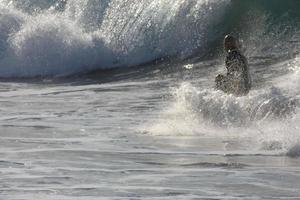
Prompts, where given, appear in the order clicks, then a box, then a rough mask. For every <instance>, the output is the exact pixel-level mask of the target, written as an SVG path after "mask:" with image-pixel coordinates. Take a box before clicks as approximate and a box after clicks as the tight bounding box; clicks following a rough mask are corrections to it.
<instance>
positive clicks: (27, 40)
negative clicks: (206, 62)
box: [0, 0, 299, 78]
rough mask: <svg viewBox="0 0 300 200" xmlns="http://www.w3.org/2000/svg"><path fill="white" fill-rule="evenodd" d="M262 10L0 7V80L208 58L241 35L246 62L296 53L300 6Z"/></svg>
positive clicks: (238, 4) (10, 3) (222, 3)
mask: <svg viewBox="0 0 300 200" xmlns="http://www.w3.org/2000/svg"><path fill="white" fill-rule="evenodd" d="M267 2H268V1H251V2H249V1H235V0H231V1H230V0H201V1H198V0H176V1H174V0H154V1H153V0H151V1H150V0H142V1H136V0H134V1H121V0H104V1H103V0H48V1H40V0H38V1H21V0H3V1H1V2H0V13H1V14H0V77H2V78H3V77H6V78H7V77H8V78H9V77H36V76H65V75H71V74H76V73H77V74H78V73H87V72H90V71H93V70H101V69H107V68H113V67H128V66H136V65H141V64H143V63H147V62H151V61H154V60H157V59H163V58H169V59H172V58H176V59H177V60H184V59H187V58H190V57H195V56H196V57H200V58H207V57H208V56H213V55H216V54H218V52H219V50H220V48H219V47H220V41H221V38H222V36H223V35H224V34H225V33H228V32H238V33H240V37H241V39H242V41H243V43H244V44H245V45H247V54H248V55H251V56H257V55H260V56H261V55H262V54H264V55H266V54H267V55H274V54H276V55H277V54H280V55H281V54H283V55H290V54H293V53H294V52H298V50H299V48H298V47H299V38H297V37H298V36H297V34H296V33H297V32H298V24H297V23H298V21H297V19H299V13H298V8H299V1H297V0H295V1H291V0H289V1H285V2H282V1H274V2H272V5H269V3H267ZM258 37H259V38H263V40H264V41H263V42H262V41H260V42H258V41H257V40H255V38H258ZM276 40H277V41H278V42H275V41H276ZM270 41H272V43H270ZM279 41H280V42H279ZM270 44H272V45H273V46H272V47H270ZM274 46H276V47H274Z"/></svg>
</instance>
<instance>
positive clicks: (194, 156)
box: [0, 0, 300, 200]
mask: <svg viewBox="0 0 300 200" xmlns="http://www.w3.org/2000/svg"><path fill="white" fill-rule="evenodd" d="M32 2H33V1H26V2H24V1H21V0H20V1H17V0H16V1H8V0H4V1H1V2H0V75H1V77H10V78H12V77H33V76H40V75H42V76H44V75H54V76H63V75H67V74H73V73H78V72H87V71H89V70H92V69H99V68H101V69H103V68H111V67H115V66H119V65H120V66H126V65H136V64H139V63H141V62H145V61H151V60H152V59H154V58H157V57H161V56H164V55H172V54H176V55H177V57H178V58H179V57H181V56H182V57H186V56H188V55H190V53H191V52H192V51H193V50H194V49H195V48H198V47H203V48H205V45H204V44H205V42H207V40H208V37H206V35H207V34H209V32H210V31H211V22H213V23H217V22H218V20H219V16H222V15H223V11H224V9H225V8H226V6H228V5H230V3H229V1H184V0H178V1H177V0H176V1H163V0H157V1H156V0H155V1H117V0H113V1H100V0H88V1H81V0H80V1H75V0H74V1H73V0H69V1H67V2H65V3H63V1H53V2H54V3H53V2H52V3H49V2H46V1H36V2H35V3H32ZM37 5H38V6H37ZM132 16H134V17H132ZM193 19H197V20H193ZM200 19H203V20H200ZM214 20H215V21H214ZM257 20H258V21H260V20H261V21H260V22H259V23H256V21H255V23H253V24H250V25H253V26H250V27H247V28H249V30H250V29H251V28H253V29H254V30H259V31H261V32H262V33H259V34H258V35H260V37H254V36H255V34H256V32H251V31H250V33H248V32H247V33H246V36H244V35H242V39H245V38H246V40H244V41H243V44H244V48H245V49H246V55H247V57H249V62H250V70H251V76H252V79H253V88H252V90H251V92H250V93H249V95H247V96H245V97H235V96H232V95H225V94H223V93H222V92H218V91H215V90H213V89H212V88H213V85H214V82H213V80H214V77H215V76H216V75H217V74H218V73H220V72H223V71H224V65H223V64H220V60H223V56H221V55H220V56H219V59H217V60H209V61H202V62H199V60H198V61H197V58H194V59H192V60H193V62H192V61H191V62H189V61H186V62H187V63H185V64H181V63H173V64H170V63H169V64H161V65H150V66H140V67H133V68H130V69H127V68H124V67H123V68H122V70H120V69H118V70H111V71H100V72H98V74H95V75H94V74H93V75H90V76H79V77H71V78H68V79H67V78H57V77H56V78H54V79H51V78H49V77H47V78H44V79H39V80H36V79H26V80H21V81H20V80H17V79H9V81H8V80H2V81H1V83H0V199H1V200H2V199H4V200H19V199H22V200H23V199H24V200H32V199H41V200H48V199H49V200H69V199H70V200H73V199H80V200H81V199H82V200H93V199H130V200H132V199H151V200H152V199H230V200H231V199H245V200H250V199H251V200H254V199H255V200H259V199H276V200H277V199H280V200H286V199H293V200H294V199H299V197H300V191H299V188H300V181H299V180H300V177H299V174H300V167H299V166H300V159H299V158H300V135H299V132H300V131H299V129H300V126H299V124H300V112H299V108H300V106H299V101H300V96H299V95H300V94H299V91H300V88H299V87H300V76H299V75H300V68H299V67H300V62H299V55H298V56H295V52H297V50H298V49H299V43H297V41H299V40H297V35H296V34H295V35H294V36H295V41H296V42H295V41H294V42H292V41H289V42H287V41H285V40H284V42H285V43H288V45H287V46H288V47H289V45H290V44H293V45H291V46H290V47H293V48H286V46H284V45H282V44H281V42H276V41H277V40H276V37H277V36H276V35H275V36H274V35H272V36H270V37H266V38H263V36H264V35H265V30H262V29H260V28H258V27H265V24H264V23H266V21H265V20H264V18H262V19H259V18H258V19H257ZM208 21H209V22H210V23H209V24H207V22H208ZM191 27H196V28H197V29H196V30H197V31H196V32H193V31H191V30H192V28H191ZM208 27H209V28H208ZM186 30H188V31H186ZM194 30H195V29H194ZM247 30H248V29H247ZM189 31H191V32H189ZM206 31H208V32H206ZM259 31H257V32H259ZM194 34H195V35H197V36H195V35H194ZM244 34H245V33H244ZM253 35H254V36H253ZM213 36H214V35H213ZM214 37H217V36H214ZM177 38H181V39H182V41H180V40H177ZM203 38H205V41H203ZM249 38H250V39H249ZM255 38H260V40H257V39H255ZM247 39H248V40H247ZM211 40H214V39H212V38H211ZM174 41H176V42H174ZM253 41H255V42H253ZM203 45H204V46H203ZM297 45H298V46H297ZM270 46H276V48H275V49H274V48H273V49H272V48H270ZM286 49H288V50H290V51H288V52H285V50H286ZM98 55H100V56H98ZM283 55H288V56H286V57H284V56H283ZM153 68H154V69H153Z"/></svg>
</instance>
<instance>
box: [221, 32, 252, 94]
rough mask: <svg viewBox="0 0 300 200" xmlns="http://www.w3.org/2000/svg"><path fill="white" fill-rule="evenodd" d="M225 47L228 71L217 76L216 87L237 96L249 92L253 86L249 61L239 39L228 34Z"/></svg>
mask: <svg viewBox="0 0 300 200" xmlns="http://www.w3.org/2000/svg"><path fill="white" fill-rule="evenodd" d="M224 49H225V51H226V53H227V56H226V60H225V64H226V69H227V73H226V75H223V74H219V75H218V76H217V77H216V79H215V82H216V89H218V90H222V91H224V92H225V93H230V94H234V95H237V96H241V95H246V94H248V92H249V90H250V88H251V81H250V76H249V70H248V62H247V59H246V57H245V56H244V55H243V54H242V53H241V52H240V50H239V48H238V41H237V39H235V37H233V36H232V35H226V36H225V38H224Z"/></svg>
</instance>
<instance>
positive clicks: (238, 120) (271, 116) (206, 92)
mask: <svg viewBox="0 0 300 200" xmlns="http://www.w3.org/2000/svg"><path fill="white" fill-rule="evenodd" d="M283 65H285V66H289V68H290V69H289V72H288V73H287V74H286V75H284V76H280V77H279V78H273V79H272V83H273V84H272V85H271V86H263V87H257V88H254V89H253V90H252V91H251V92H250V93H249V95H247V96H244V97H235V96H233V95H227V94H224V93H223V92H220V91H215V90H213V89H204V88H201V87H199V86H198V87H196V86H194V85H192V84H191V83H189V82H184V83H182V84H181V85H180V86H179V87H178V88H175V89H174V90H173V92H172V94H173V100H172V103H171V104H170V107H169V108H168V109H167V110H165V111H163V112H162V113H161V114H160V118H159V120H157V121H156V122H155V123H153V124H152V125H149V126H148V128H146V130H147V132H148V133H149V134H152V135H167V136H198V137H217V138H223V139H224V140H226V138H230V137H231V138H236V139H237V138H238V140H239V139H242V138H244V139H245V140H247V141H249V144H248V146H250V147H251V149H252V150H253V149H256V150H264V151H267V152H268V151H277V152H278V153H279V154H282V153H284V154H287V155H289V156H293V157H297V155H299V152H300V151H299V144H300V136H299V131H300V127H299V123H300V96H299V80H300V76H299V57H297V58H295V59H292V60H290V61H289V62H288V63H286V62H284V63H283Z"/></svg>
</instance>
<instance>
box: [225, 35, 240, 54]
mask: <svg viewBox="0 0 300 200" xmlns="http://www.w3.org/2000/svg"><path fill="white" fill-rule="evenodd" d="M237 48H238V41H237V39H236V38H235V37H234V36H232V35H226V36H225V38H224V49H225V51H229V50H233V49H237Z"/></svg>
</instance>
